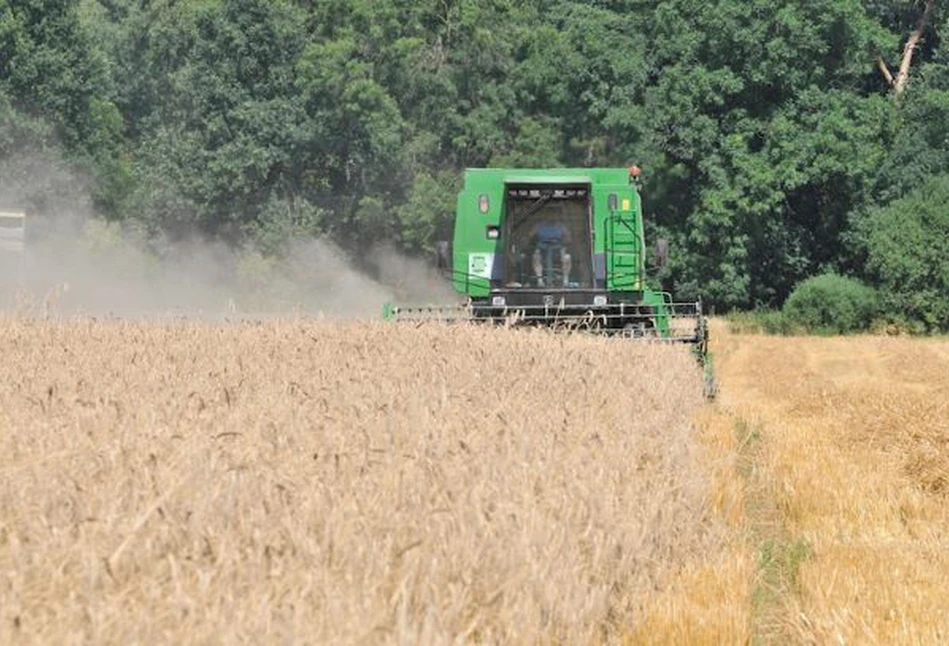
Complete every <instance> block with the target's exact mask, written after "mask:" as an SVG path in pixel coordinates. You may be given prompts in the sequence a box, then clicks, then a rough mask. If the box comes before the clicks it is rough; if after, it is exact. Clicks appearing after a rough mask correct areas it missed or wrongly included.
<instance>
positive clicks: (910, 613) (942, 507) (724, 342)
mask: <svg viewBox="0 0 949 646" xmlns="http://www.w3.org/2000/svg"><path fill="white" fill-rule="evenodd" d="M715 338H716V340H717V341H718V348H717V350H718V357H717V358H718V360H719V361H718V369H719V374H720V378H721V383H722V392H721V396H720V402H721V405H722V406H723V408H724V409H725V410H726V411H728V412H729V413H730V414H732V415H734V416H735V417H736V418H737V419H740V420H741V421H742V423H743V424H746V425H750V426H752V427H754V428H755V429H757V430H756V432H757V433H760V435H761V439H760V441H761V444H762V451H761V454H760V460H759V464H758V468H759V469H760V470H761V471H762V472H764V473H765V474H766V475H767V477H768V479H769V481H770V482H771V484H772V493H773V497H774V501H775V505H776V506H777V508H778V509H779V510H780V511H781V516H782V519H783V521H782V522H783V523H784V525H785V531H786V532H787V533H788V534H789V535H790V539H789V540H790V543H789V544H790V545H796V546H803V548H804V549H801V550H798V557H799V558H796V559H792V560H793V561H794V562H793V563H792V568H791V569H792V570H793V571H791V572H789V573H788V576H787V577H785V578H786V579H787V580H786V581H785V582H786V583H787V582H790V584H791V586H790V588H789V589H786V590H784V591H783V592H784V593H785V594H784V595H783V599H782V600H781V604H782V605H783V608H782V617H783V619H782V621H783V624H784V626H783V630H784V634H785V635H786V636H791V637H792V638H794V639H795V641H803V642H807V643H820V644H824V643H842V644H843V643H856V644H937V643H946V642H947V641H949V592H947V591H946V587H945V582H946V580H947V579H949V421H947V420H949V342H947V341H946V340H913V339H904V338H884V337H856V338H794V337H791V338H778V337H762V336H741V337H733V336H729V335H728V334H727V333H726V332H725V330H724V329H716V330H715Z"/></svg>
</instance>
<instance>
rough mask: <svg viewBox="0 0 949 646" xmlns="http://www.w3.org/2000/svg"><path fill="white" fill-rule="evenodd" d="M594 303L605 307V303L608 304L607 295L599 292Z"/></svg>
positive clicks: (594, 298)
mask: <svg viewBox="0 0 949 646" xmlns="http://www.w3.org/2000/svg"><path fill="white" fill-rule="evenodd" d="M593 304H594V305H596V306H597V307H603V306H604V305H606V296H604V295H603V294H597V295H596V296H594V297H593Z"/></svg>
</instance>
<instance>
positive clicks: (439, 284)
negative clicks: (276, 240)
mask: <svg viewBox="0 0 949 646" xmlns="http://www.w3.org/2000/svg"><path fill="white" fill-rule="evenodd" d="M0 210H3V209H2V208H0ZM31 238H32V237H31V236H28V241H27V244H26V247H25V249H24V251H23V252H22V253H11V252H0V312H7V313H17V314H22V315H31V316H36V315H39V316H73V315H92V316H117V317H145V316H147V317H154V316H167V317H188V318H208V319H223V318H258V317H269V316H285V315H306V316H317V317H325V318H366V317H376V316H379V313H380V312H381V310H382V306H383V304H384V303H386V302H404V303H425V304H445V303H450V302H453V301H455V300H457V299H456V298H454V297H453V295H452V292H451V289H450V287H449V285H448V284H447V282H446V281H445V280H444V279H443V278H442V277H440V276H439V275H438V273H437V272H436V270H435V269H434V268H433V267H431V266H429V265H428V264H427V263H425V262H424V261H421V260H418V259H414V258H408V257H406V256H404V255H402V254H400V253H398V252H397V251H396V250H394V249H393V248H392V247H389V246H380V247H378V248H375V249H373V250H371V251H370V252H369V253H368V254H367V255H366V257H364V258H362V259H360V260H361V264H362V265H363V266H364V267H366V268H367V271H360V270H358V269H357V268H356V266H355V264H354V263H353V262H352V260H351V259H350V257H348V256H347V254H345V253H344V252H343V251H342V250H341V249H340V248H339V247H338V246H336V245H335V244H333V243H332V242H330V241H328V240H325V239H306V240H296V241H293V242H292V243H291V244H290V245H289V247H288V249H287V251H286V253H284V254H282V255H281V256H280V257H279V258H275V257H271V256H265V255H264V254H262V253H260V252H259V251H256V250H255V249H253V248H243V249H235V248H232V247H229V246H227V245H224V244H222V243H216V242H208V241H202V240H194V239H192V240H187V241H183V242H182V241H178V242H175V243H173V244H164V245H160V246H159V248H157V249H156V248H155V246H154V243H151V244H150V245H149V244H146V243H145V242H143V241H136V240H134V239H133V237H132V236H129V235H128V234H127V233H125V232H123V231H122V229H121V228H120V227H119V226H118V225H116V224H108V223H106V222H104V221H101V220H97V219H93V218H87V219H85V220H84V221H79V220H68V219H66V220H61V221H58V222H57V224H56V227H55V230H53V231H49V230H47V231H45V232H44V234H43V236H42V239H41V240H35V239H31ZM370 273H371V274H374V275H373V276H371V275H370Z"/></svg>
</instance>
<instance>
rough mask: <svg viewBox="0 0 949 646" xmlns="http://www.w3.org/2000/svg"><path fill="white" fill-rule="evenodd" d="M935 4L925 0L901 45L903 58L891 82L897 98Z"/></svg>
mask: <svg viewBox="0 0 949 646" xmlns="http://www.w3.org/2000/svg"><path fill="white" fill-rule="evenodd" d="M935 5H936V0H926V8H925V9H924V10H923V15H922V17H920V19H919V23H918V24H917V25H916V29H914V30H913V33H911V34H910V35H909V39H908V40H907V41H906V45H905V46H904V47H903V59H902V60H901V61H900V71H899V72H898V73H897V75H896V80H895V81H894V83H893V91H894V92H895V93H896V97H897V98H899V96H900V95H901V94H902V93H903V90H904V89H906V82H907V81H908V80H909V68H910V65H912V63H913V54H914V53H915V52H916V47H917V46H918V45H919V41H920V40H921V39H922V37H923V32H925V31H926V27H928V26H929V20H930V18H932V14H933V9H934V8H935Z"/></svg>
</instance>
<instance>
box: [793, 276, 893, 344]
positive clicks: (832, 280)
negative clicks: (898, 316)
mask: <svg viewBox="0 0 949 646" xmlns="http://www.w3.org/2000/svg"><path fill="white" fill-rule="evenodd" d="M878 311H879V306H878V303H877V293H876V291H874V290H873V289H872V288H871V287H868V286H866V285H864V284H863V283H862V282H860V281H859V280H856V279H854V278H847V277H845V276H839V275H837V274H832V273H831V274H823V275H821V276H815V277H813V278H808V279H807V280H805V281H803V282H802V283H801V284H799V285H798V286H797V287H795V288H794V291H793V292H791V295H790V296H789V297H788V299H787V301H786V302H785V303H784V309H783V310H782V314H783V316H784V318H785V320H786V321H787V323H788V324H789V325H790V326H791V327H792V328H802V329H805V330H810V331H814V332H823V333H833V334H845V333H848V332H859V331H862V330H867V329H868V328H869V327H870V324H871V323H872V322H873V320H874V318H875V317H876V315H877V313H878Z"/></svg>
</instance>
